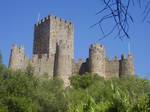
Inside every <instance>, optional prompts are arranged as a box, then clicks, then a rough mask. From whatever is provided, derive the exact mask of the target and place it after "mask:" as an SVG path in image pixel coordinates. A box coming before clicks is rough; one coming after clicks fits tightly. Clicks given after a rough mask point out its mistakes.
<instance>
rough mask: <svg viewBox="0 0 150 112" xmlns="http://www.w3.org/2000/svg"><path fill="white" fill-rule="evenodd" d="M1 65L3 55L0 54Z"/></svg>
mask: <svg viewBox="0 0 150 112" xmlns="http://www.w3.org/2000/svg"><path fill="white" fill-rule="evenodd" d="M0 64H2V54H1V52H0Z"/></svg>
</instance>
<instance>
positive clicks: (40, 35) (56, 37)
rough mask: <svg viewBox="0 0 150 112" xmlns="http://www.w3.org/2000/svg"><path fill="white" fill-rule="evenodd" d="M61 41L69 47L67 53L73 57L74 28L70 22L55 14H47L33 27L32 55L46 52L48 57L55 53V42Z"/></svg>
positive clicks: (39, 55) (40, 54)
mask: <svg viewBox="0 0 150 112" xmlns="http://www.w3.org/2000/svg"><path fill="white" fill-rule="evenodd" d="M61 41H63V42H65V43H66V46H67V47H68V48H69V51H68V53H69V55H70V56H71V57H72V59H73V58H74V28H73V25H72V23H71V22H68V21H65V20H62V19H60V18H58V17H56V16H48V17H46V18H44V19H42V20H41V21H40V22H38V23H37V24H36V25H35V27H34V43H33V55H38V57H39V58H40V57H41V56H42V54H47V55H48V57H51V56H54V55H55V54H56V44H58V45H59V43H60V42H61Z"/></svg>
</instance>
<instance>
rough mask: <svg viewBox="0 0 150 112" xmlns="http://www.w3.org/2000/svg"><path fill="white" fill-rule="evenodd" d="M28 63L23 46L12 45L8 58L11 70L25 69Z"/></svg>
mask: <svg viewBox="0 0 150 112" xmlns="http://www.w3.org/2000/svg"><path fill="white" fill-rule="evenodd" d="M28 64H29V59H28V57H27V56H26V55H25V52H24V48H23V47H18V46H17V45H13V46H12V49H11V54H10V59H9V68H11V69H13V70H25V69H26V67H27V66H28Z"/></svg>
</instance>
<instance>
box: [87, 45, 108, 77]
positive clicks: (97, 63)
mask: <svg viewBox="0 0 150 112" xmlns="http://www.w3.org/2000/svg"><path fill="white" fill-rule="evenodd" d="M105 57H106V56H105V49H104V47H103V46H102V45H99V44H95V45H91V47H90V50H89V72H91V73H94V74H98V75H99V76H102V77H105Z"/></svg>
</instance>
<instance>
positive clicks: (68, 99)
mask: <svg viewBox="0 0 150 112" xmlns="http://www.w3.org/2000/svg"><path fill="white" fill-rule="evenodd" d="M70 82H71V87H68V88H64V87H63V82H62V81H61V80H59V79H57V78H56V79H53V80H52V79H48V78H47V76H45V77H42V78H36V77H34V76H33V74H32V70H31V69H28V70H27V71H26V72H21V71H17V72H12V71H11V70H9V69H7V68H5V67H4V66H2V65H1V66H0V112H150V82H149V81H148V80H145V79H140V78H134V77H123V78H120V79H116V78H114V79H109V80H104V79H103V78H101V77H98V76H97V75H92V74H85V75H83V76H79V75H75V76H73V77H71V78H70Z"/></svg>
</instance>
